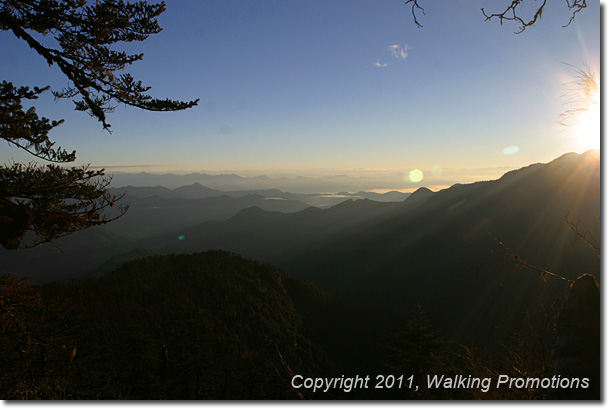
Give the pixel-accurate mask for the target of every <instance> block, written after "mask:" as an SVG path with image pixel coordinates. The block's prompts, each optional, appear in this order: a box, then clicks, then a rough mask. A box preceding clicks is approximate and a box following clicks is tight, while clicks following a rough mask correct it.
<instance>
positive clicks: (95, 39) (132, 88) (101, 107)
mask: <svg viewBox="0 0 610 410" xmlns="http://www.w3.org/2000/svg"><path fill="white" fill-rule="evenodd" d="M164 10H165V4H164V3H159V4H152V5H151V4H147V3H146V2H143V1H142V2H137V3H127V2H124V1H122V0H105V1H96V2H95V3H94V4H93V3H92V2H87V1H86V0H2V1H0V29H1V30H4V31H7V32H11V33H13V34H14V35H15V36H16V37H17V38H19V39H21V40H23V41H24V42H25V43H26V44H27V45H28V46H29V47H30V48H32V49H33V50H34V51H36V52H37V53H38V54H39V55H40V56H41V57H42V58H44V59H45V60H46V62H47V63H48V64H49V66H52V67H53V66H54V67H57V68H59V70H60V71H61V72H62V73H63V74H64V75H65V76H66V77H67V79H68V80H69V82H70V83H69V86H67V87H66V88H64V89H61V90H52V91H51V92H52V93H53V95H54V96H55V97H56V98H70V99H72V101H73V102H74V104H75V109H76V110H77V111H84V112H87V113H89V114H90V115H91V116H92V117H94V118H97V120H98V121H100V122H101V123H102V126H103V128H104V129H106V130H109V129H110V124H109V123H108V120H107V117H106V114H108V113H110V112H112V111H113V110H114V109H115V107H116V105H117V104H119V103H123V104H125V105H129V106H133V107H137V108H141V109H144V110H148V111H178V110H184V109H187V108H191V107H193V106H195V105H197V102H198V100H194V101H187V102H185V101H176V100H170V99H157V98H153V97H152V96H150V95H148V91H149V89H150V87H148V86H144V85H143V84H142V82H141V81H138V80H136V79H134V78H133V77H132V76H131V75H130V74H129V73H125V72H123V70H124V69H125V68H126V67H127V66H128V65H130V64H132V63H134V62H136V61H139V60H141V59H142V57H143V55H142V54H127V53H126V52H124V51H120V50H118V48H119V46H120V44H121V43H125V42H132V41H143V40H145V39H147V38H148V36H150V35H151V34H156V33H158V32H159V31H161V28H160V27H159V24H158V22H157V20H156V18H157V17H158V16H159V15H160V14H161V13H163V11H164ZM117 44H119V46H117ZM49 89H50V87H49V86H45V87H33V88H32V89H31V88H30V87H28V86H15V85H13V84H12V83H10V82H7V81H3V82H2V83H1V84H0V138H2V139H4V140H5V141H7V142H8V143H9V145H12V146H15V147H18V148H20V149H23V150H25V151H27V152H28V153H30V154H32V155H33V156H34V157H36V158H38V159H41V160H44V161H48V162H51V163H54V164H51V165H39V164H36V163H31V164H27V165H25V164H10V165H3V166H1V167H0V228H1V229H0V244H2V245H3V246H4V247H5V248H7V249H18V248H20V247H24V246H33V245H36V244H39V243H42V242H50V241H53V240H54V239H56V238H57V237H60V236H63V235H67V234H69V233H72V232H74V231H77V230H80V229H84V228H87V227H90V226H94V225H100V224H104V223H107V222H109V221H111V220H113V219H115V218H117V217H119V216H120V215H122V214H123V213H124V212H125V211H126V208H122V207H117V208H118V210H117V211H116V212H114V214H108V213H107V212H106V211H107V210H108V208H109V207H112V206H113V205H114V203H115V202H116V201H117V200H118V199H119V198H117V197H115V196H112V195H109V194H107V193H106V190H105V188H106V187H107V186H108V184H109V183H110V178H109V177H106V176H105V174H104V170H99V171H91V170H89V169H88V167H87V166H84V167H71V168H66V167H62V166H60V165H56V164H63V163H70V162H73V161H75V159H76V152H75V151H72V152H70V151H67V150H64V149H62V148H61V147H57V148H55V147H54V145H55V144H54V142H52V141H51V139H50V138H49V132H50V131H51V130H52V129H54V128H55V127H57V126H59V125H60V124H61V123H62V122H63V120H49V119H47V118H45V117H42V118H41V117H39V116H38V114H37V113H36V110H35V108H34V107H30V108H27V109H26V108H24V106H23V101H24V100H29V101H32V100H36V99H37V98H38V96H39V95H40V94H42V93H43V92H45V91H47V90H49ZM28 231H32V232H33V235H32V238H31V240H27V241H24V240H23V237H24V235H25V233H26V232H28ZM26 242H27V243H26Z"/></svg>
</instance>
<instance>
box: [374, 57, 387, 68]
mask: <svg viewBox="0 0 610 410" xmlns="http://www.w3.org/2000/svg"><path fill="white" fill-rule="evenodd" d="M373 65H374V66H375V67H387V66H388V63H383V64H381V63H380V62H379V59H377V61H376V62H374V63H373Z"/></svg>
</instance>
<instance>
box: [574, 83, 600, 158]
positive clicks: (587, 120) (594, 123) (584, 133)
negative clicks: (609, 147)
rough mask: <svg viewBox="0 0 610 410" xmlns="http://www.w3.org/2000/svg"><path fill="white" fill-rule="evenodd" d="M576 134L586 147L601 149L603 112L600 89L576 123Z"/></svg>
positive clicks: (583, 146) (580, 142) (581, 143)
mask: <svg viewBox="0 0 610 410" xmlns="http://www.w3.org/2000/svg"><path fill="white" fill-rule="evenodd" d="M574 136H575V138H577V139H578V143H579V145H581V146H582V148H584V149H599V147H600V140H601V114H600V105H599V91H598V92H597V93H596V95H595V96H593V98H592V101H591V104H590V105H589V107H588V108H587V109H586V111H584V112H582V113H581V114H580V115H579V116H578V119H577V120H576V123H575V124H574Z"/></svg>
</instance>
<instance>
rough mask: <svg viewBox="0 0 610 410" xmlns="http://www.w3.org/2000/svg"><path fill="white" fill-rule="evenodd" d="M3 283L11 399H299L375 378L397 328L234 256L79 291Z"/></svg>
mask: <svg viewBox="0 0 610 410" xmlns="http://www.w3.org/2000/svg"><path fill="white" fill-rule="evenodd" d="M1 286H2V288H1V290H2V293H1V295H2V299H1V301H0V302H1V303H0V307H1V310H0V318H1V321H2V333H0V338H1V339H2V343H1V346H2V348H1V352H0V363H1V364H2V368H3V374H2V376H1V378H0V395H1V397H2V398H3V399H37V398H38V399H252V398H256V399H265V398H266V399H281V398H284V399H295V398H299V397H300V396H302V395H304V394H307V393H306V392H305V391H303V392H297V391H296V390H294V389H293V388H291V386H290V380H291V377H292V376H293V375H294V374H309V375H311V374H313V375H318V374H339V373H341V372H346V371H351V370H354V371H355V370H356V369H357V370H359V371H372V370H373V368H374V367H375V366H376V365H378V364H379V363H381V362H382V361H383V360H382V359H381V356H382V355H383V352H382V351H381V350H380V349H379V348H378V345H377V343H378V342H381V341H384V337H385V341H387V338H388V336H389V334H390V333H389V332H390V329H391V325H389V320H386V319H383V318H382V319H381V320H379V317H377V316H375V314H374V313H371V311H363V310H359V309H354V308H348V307H346V306H345V305H343V304H340V303H338V302H337V301H336V300H334V298H332V297H331V296H329V295H328V294H326V293H325V292H323V291H322V290H320V289H319V288H317V287H316V286H314V285H312V284H309V283H307V282H304V281H303V280H300V279H296V278H292V277H290V276H287V275H285V274H283V273H281V272H279V271H278V270H277V269H275V268H273V267H271V266H269V265H264V264H260V263H256V262H253V261H250V260H246V259H243V258H241V257H238V256H236V255H231V254H229V253H227V252H207V253H204V254H193V255H169V256H163V257H161V256H157V257H149V258H146V259H142V260H139V261H134V262H130V263H127V264H126V265H124V266H123V267H122V268H120V269H118V270H116V271H114V272H111V273H108V274H106V275H104V276H102V277H101V278H99V279H94V280H90V281H87V282H83V283H80V284H75V285H73V286H62V285H59V284H56V283H55V284H53V283H51V284H47V285H44V286H42V287H29V286H27V285H26V284H24V283H23V282H20V281H17V280H16V279H13V278H10V277H4V278H3V279H2V283H1ZM350 340H357V342H356V343H350ZM329 398H332V396H330V397H329Z"/></svg>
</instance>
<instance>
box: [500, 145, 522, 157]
mask: <svg viewBox="0 0 610 410" xmlns="http://www.w3.org/2000/svg"><path fill="white" fill-rule="evenodd" d="M517 152H519V147H518V146H517V145H511V146H508V147H506V148H504V150H502V153H503V154H504V155H515V154H516V153H517Z"/></svg>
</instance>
